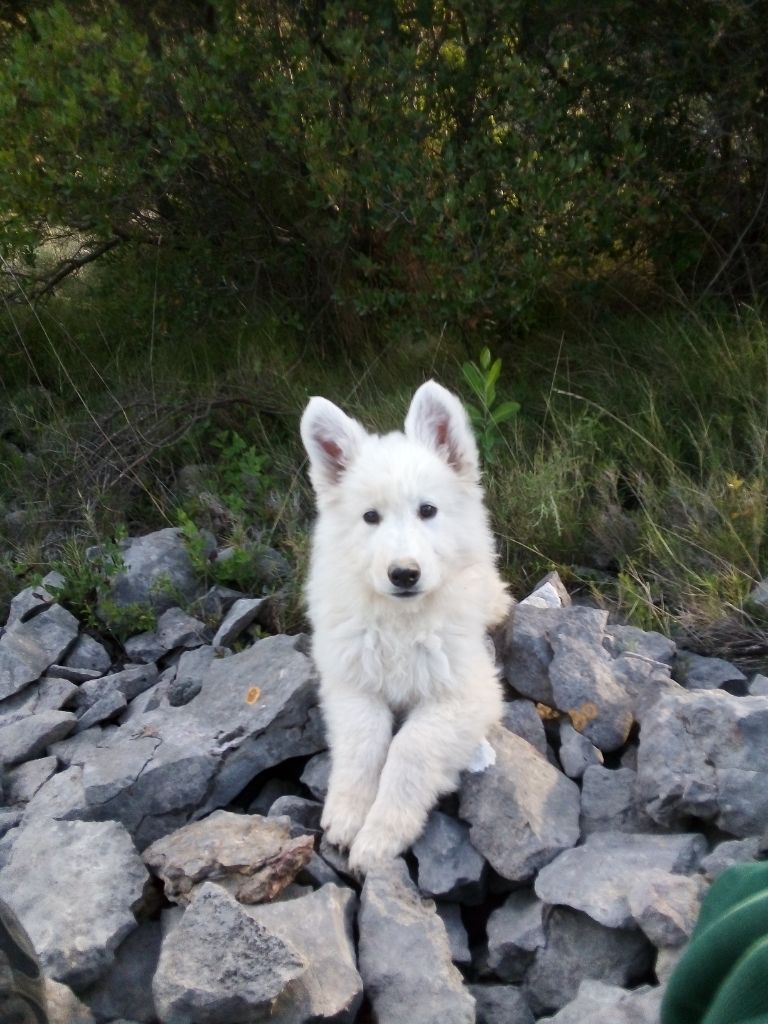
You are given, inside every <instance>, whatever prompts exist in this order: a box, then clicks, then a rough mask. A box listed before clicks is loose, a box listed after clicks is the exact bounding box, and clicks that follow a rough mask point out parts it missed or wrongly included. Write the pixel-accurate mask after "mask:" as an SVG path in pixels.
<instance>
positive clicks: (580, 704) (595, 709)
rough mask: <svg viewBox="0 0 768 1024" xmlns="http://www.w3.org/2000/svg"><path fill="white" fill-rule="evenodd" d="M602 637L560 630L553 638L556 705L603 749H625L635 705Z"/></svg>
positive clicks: (551, 677) (552, 678) (552, 677)
mask: <svg viewBox="0 0 768 1024" xmlns="http://www.w3.org/2000/svg"><path fill="white" fill-rule="evenodd" d="M601 639H602V638H601V637H600V636H597V637H591V636H590V637H588V638H587V639H586V640H585V639H583V638H582V637H580V636H578V635H577V636H574V635H571V634H570V632H565V631H563V630H562V629H558V631H557V632H553V633H552V634H551V636H550V641H551V643H552V647H553V651H554V653H553V657H552V662H551V664H550V666H549V680H550V684H551V687H552V699H553V703H554V706H555V707H556V708H558V709H559V710H560V711H564V712H566V713H567V714H568V715H569V717H570V719H571V722H572V723H573V725H574V727H575V728H576V729H577V730H578V732H580V733H582V734H583V735H584V736H585V737H586V738H587V739H588V740H589V741H590V742H591V743H593V744H594V745H595V746H596V747H597V748H598V749H599V750H602V751H604V752H607V751H611V750H617V749H618V748H619V747H621V746H623V744H624V743H625V742H626V739H627V737H628V736H629V731H630V729H631V728H632V723H633V720H634V719H633V716H632V702H631V700H630V698H629V695H628V694H627V692H626V690H625V689H624V688H623V687H622V686H621V684H620V682H619V680H618V678H617V677H616V675H615V673H614V672H613V668H612V663H611V658H610V657H609V656H608V654H606V652H605V650H604V649H603V647H602V645H601Z"/></svg>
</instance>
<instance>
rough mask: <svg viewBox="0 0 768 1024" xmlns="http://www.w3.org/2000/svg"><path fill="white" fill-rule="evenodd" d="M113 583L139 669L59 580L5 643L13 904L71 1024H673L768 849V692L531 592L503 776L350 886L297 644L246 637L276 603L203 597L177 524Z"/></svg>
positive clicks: (22, 597)
mask: <svg viewBox="0 0 768 1024" xmlns="http://www.w3.org/2000/svg"><path fill="white" fill-rule="evenodd" d="M125 565H126V570H125V572H124V573H123V574H122V575H121V577H120V578H119V579H117V580H116V581H115V586H114V592H113V594H112V595H111V597H110V600H111V601H113V602H115V603H117V604H118V605H119V604H120V603H121V602H122V603H128V602H132V601H137V600H141V601H147V600H148V601H151V602H155V604H156V608H157V611H158V613H159V618H158V622H157V628H156V629H154V630H152V631H151V632H148V633H143V634H140V635H138V636H135V637H132V638H131V639H130V640H129V641H128V642H127V643H126V644H125V646H124V648H123V649H121V650H116V649H115V647H114V646H113V645H109V644H107V643H106V642H103V640H102V638H98V637H96V636H91V635H89V634H88V633H86V632H84V631H83V630H82V629H81V627H80V624H79V623H78V622H77V620H76V619H75V618H74V616H72V615H71V614H70V613H69V612H68V611H66V610H65V609H64V608H63V607H61V606H60V605H59V604H58V603H57V601H56V591H57V588H58V586H59V585H60V583H61V581H60V580H57V579H56V577H55V575H52V576H50V577H46V579H45V580H44V581H43V583H42V584H41V585H40V586H38V587H31V588H28V589H27V590H25V591H22V592H21V593H20V594H19V595H17V597H16V598H15V599H14V601H13V603H12V607H11V612H10V616H9V619H8V622H7V624H6V626H5V627H4V629H3V630H2V632H1V633H0V761H2V766H3V774H2V786H1V788H0V805H1V806H0V836H1V837H2V838H0V898H2V899H5V900H6V901H7V902H8V903H10V904H11V905H12V906H13V907H14V908H15V909H16V910H17V912H18V914H19V916H20V917H21V919H22V922H23V923H24V925H25V927H26V928H27V930H28V932H29V934H30V936H31V938H32V941H33V942H34V944H35V946H36V948H37V949H38V951H39V954H40V957H41V960H42V963H43V965H44V969H45V972H46V974H47V976H48V978H49V981H48V986H49V989H48V994H49V1000H50V1003H51V1013H52V1018H53V1020H54V1021H62V1022H64V1021H66V1022H68V1024H71V1022H76V1021H79V1022H82V1024H87V1022H93V1021H96V1022H99V1024H107V1022H118V1021H121V1022H126V1021H128V1022H131V1021H133V1022H139V1024H153V1022H158V1021H159V1022H162V1024H216V1022H221V1024H238V1022H258V1021H262V1020H267V1019H268V1020H270V1021H275V1022H281V1024H282V1022H286V1024H307V1022H310V1021H312V1022H319V1021H334V1022H353V1021H370V1020H376V1021H379V1022H381V1024H402V1022H403V1021H408V1022H410V1024H432V1022H434V1024H438V1022H440V1024H452V1022H457V1024H458V1022H467V1024H469V1022H472V1021H478V1022H479V1024H501V1022H504V1024H530V1022H532V1021H533V1020H534V1019H541V1020H545V1021H551V1022H553V1024H555V1022H556V1024H569V1022H574V1024H576V1022H577V1024H583V1022H584V1021H588V1020H611V1021H614V1022H617V1024H622V1022H630V1021H631V1022H635V1024H637V1022H640V1024H655V1022H656V1021H658V1014H659V1004H660V999H661V994H662V991H663V985H664V981H665V978H666V977H667V976H668V974H669V972H670V970H671V968H672V966H673V965H674V962H675V959H676V956H677V955H679V950H680V948H681V947H682V945H683V944H684V943H685V941H686V939H687V937H688V936H689V934H690V932H691V929H692V927H693V924H694V922H695V919H696V914H697V910H698V907H699V904H700V901H701V898H702V894H703V893H704V891H705V890H706V887H707V885H708V883H709V881H710V880H711V878H712V877H713V876H714V875H716V874H717V873H718V872H720V871H721V870H723V868H724V867H726V866H727V865H728V864H730V863H733V862H736V861H740V860H748V859H751V858H755V857H758V856H760V855H761V854H762V853H763V852H764V847H765V838H764V834H765V830H766V826H767V825H768V684H767V683H766V680H765V677H761V676H757V677H755V678H754V679H752V680H750V679H747V678H746V677H745V676H744V675H743V674H742V673H741V672H739V671H738V669H736V668H734V667H733V666H732V665H729V664H727V663H726V662H722V661H719V660H718V659H714V658H709V659H705V658H699V657H696V656H694V655H691V654H687V653H685V652H683V651H679V650H677V649H676V648H675V645H674V644H673V643H672V642H670V641H669V640H667V639H666V638H664V637H662V636H660V635H658V634H655V633H646V632H642V631H640V630H638V629H634V628H631V627H627V626H614V625H609V624H608V621H607V615H606V614H605V613H604V612H602V611H599V610H597V609H594V608H587V607H575V606H571V605H570V603H569V602H568V598H567V595H565V594H564V591H563V590H562V588H561V587H560V586H558V585H557V584H558V581H557V580H556V579H548V580H545V581H543V583H542V584H541V585H540V586H539V587H538V588H537V589H536V590H535V591H534V593H533V594H532V595H531V596H530V597H528V598H527V599H526V600H525V601H523V602H522V603H521V604H519V605H518V606H517V607H516V609H515V610H514V613H513V615H512V617H511V618H510V620H509V622H508V623H507V624H506V626H505V628H504V629H503V630H502V631H501V632H500V633H499V634H498V635H497V637H496V644H497V651H498V657H499V663H500V666H501V671H502V675H503V678H504V680H505V685H506V686H507V698H508V703H507V704H506V707H505V716H504V722H503V725H502V726H499V727H498V728H497V729H496V730H495V731H494V732H493V733H492V735H491V736H490V737H489V742H490V745H491V747H492V748H493V755H494V756H493V763H492V764H490V765H489V766H488V767H486V768H485V769H483V770H479V771H475V772H471V771H468V772H467V773H465V777H464V779H463V782H462V786H461V789H460V791H459V792H458V793H457V794H455V795H454V796H452V797H449V798H447V799H446V800H444V801H443V802H442V803H441V805H440V807H439V808H436V809H435V810H434V812H433V813H432V815H431V817H430V819H429V822H428V825H427V827H426V829H425V831H424V833H423V834H422V836H421V837H420V838H419V840H418V841H417V842H416V843H415V844H414V847H413V849H412V851H411V852H410V853H409V854H408V855H407V857H406V858H405V859H402V858H401V859H399V860H398V861H396V862H395V863H394V864H393V865H392V866H391V867H390V868H388V869H386V870H381V871H379V872H375V873H373V874H371V875H369V877H368V878H367V879H366V880H365V882H364V884H363V885H362V886H360V884H359V882H358V880H356V879H355V878H353V877H351V875H350V874H349V872H348V870H347V865H346V862H345V859H344V857H343V856H342V855H341V854H340V853H339V851H337V850H334V849H333V848H331V847H328V846H327V845H326V844H325V843H324V841H323V839H322V836H321V834H320V828H319V818H320V810H321V804H322V800H323V798H324V795H325V787H326V785H327V776H328V756H327V753H325V752H324V748H325V739H324V733H323V727H322V721H321V718H320V714H319V709H318V705H317V691H316V678H315V674H314V670H313V666H312V662H311V660H310V658H309V657H308V655H307V644H306V638H303V637H295V636H270V637H267V638H265V639H256V640H254V637H253V633H252V631H253V628H254V625H258V624H259V622H260V621H262V620H261V619H260V616H261V615H262V614H263V612H264V605H265V602H264V599H262V598H257V597H249V596H248V595H242V594H237V593H235V592H233V591H226V590H224V589H223V588H213V589H212V590H210V591H208V592H207V593H201V592H200V588H199V587H198V584H197V582H196V580H195V578H194V574H193V573H192V571H191V564H190V562H189V558H188V556H187V553H186V550H185V548H184V544H183V542H182V539H181V538H180V536H179V535H178V533H177V532H176V531H173V530H163V531H160V532H159V533H156V534H152V535H149V536H147V537H143V538H139V539H137V540H135V541H132V542H131V543H130V544H129V545H128V548H127V551H126V558H125ZM160 579H162V580H164V581H167V580H170V581H171V584H172V585H171V586H170V587H169V586H167V585H166V586H163V587H162V588H159V589H158V588H157V586H156V584H157V581H158V580H160ZM169 594H174V595H175V600H176V603H175V604H174V603H173V602H172V601H169V600H168V595H169ZM182 597H183V600H184V608H180V607H178V601H179V600H180V598H182Z"/></svg>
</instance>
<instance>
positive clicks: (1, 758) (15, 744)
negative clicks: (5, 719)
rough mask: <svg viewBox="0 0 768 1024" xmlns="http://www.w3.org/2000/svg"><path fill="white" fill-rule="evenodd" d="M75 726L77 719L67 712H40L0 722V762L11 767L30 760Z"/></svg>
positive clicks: (62, 737) (66, 734)
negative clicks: (15, 719)
mask: <svg viewBox="0 0 768 1024" xmlns="http://www.w3.org/2000/svg"><path fill="white" fill-rule="evenodd" d="M76 725H77V718H76V717H75V715H73V714H72V713H71V712H70V711H41V712H39V714H36V715H30V716H29V717H28V718H22V719H21V720H19V721H16V722H9V723H7V724H4V725H0V764H4V765H5V766H6V767H10V766H11V765H14V764H19V763H20V762H21V761H31V760H32V759H33V758H35V757H37V756H38V755H39V754H42V753H43V751H44V750H45V749H46V747H47V746H48V745H49V744H50V743H55V742H56V740H61V739H64V737H65V736H68V735H69V734H70V733H71V732H72V730H73V729H74V728H75V726H76Z"/></svg>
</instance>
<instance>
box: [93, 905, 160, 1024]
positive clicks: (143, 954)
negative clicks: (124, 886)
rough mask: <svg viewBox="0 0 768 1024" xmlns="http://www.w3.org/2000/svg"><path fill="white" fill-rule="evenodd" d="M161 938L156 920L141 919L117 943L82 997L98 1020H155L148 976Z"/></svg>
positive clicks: (146, 1022)
mask: <svg viewBox="0 0 768 1024" xmlns="http://www.w3.org/2000/svg"><path fill="white" fill-rule="evenodd" d="M161 939H162V933H161V927H160V923H159V922H158V921H143V922H142V923H141V924H140V925H139V926H138V927H137V928H135V929H134V931H132V932H131V933H130V935H129V936H128V937H127V938H126V939H125V940H124V941H123V942H121V943H120V945H119V946H118V947H117V949H116V951H115V959H114V961H113V962H112V964H111V965H110V966H109V968H108V969H107V971H106V973H105V974H104V975H103V976H102V977H101V978H100V979H99V980H98V981H97V983H96V985H95V986H94V987H93V988H91V989H89V990H88V992H87V993H86V994H85V999H86V1001H87V1002H88V1005H89V1006H90V1007H91V1009H92V1010H93V1012H94V1013H95V1014H96V1015H97V1016H98V1018H99V1020H110V1021H111V1020H113V1019H115V1018H120V1017H122V1018H127V1019H128V1020H132V1021H137V1022H140V1024H152V1022H154V1021H155V1020H156V1019H157V1012H156V1008H155V1001H154V998H153V995H152V978H153V977H154V974H155V971H156V970H157V962H158V959H159V956H160V943H161Z"/></svg>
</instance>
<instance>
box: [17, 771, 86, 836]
mask: <svg viewBox="0 0 768 1024" xmlns="http://www.w3.org/2000/svg"><path fill="white" fill-rule="evenodd" d="M93 817H94V813H93V812H92V811H91V809H90V808H89V807H88V805H87V804H86V801H85V790H84V788H83V769H82V768H81V767H80V766H79V765H73V766H72V767H70V768H67V769H66V770H65V771H63V772H57V773H56V774H55V775H52V776H51V778H50V779H48V781H47V782H45V783H43V785H42V786H41V787H40V789H38V791H37V792H36V793H35V795H34V796H33V797H32V799H31V800H30V801H29V803H28V804H27V806H26V807H25V808H24V824H25V825H26V824H27V822H30V821H32V820H38V821H43V822H45V821H49V820H50V819H52V818H53V819H55V820H56V821H92V820H93Z"/></svg>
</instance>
